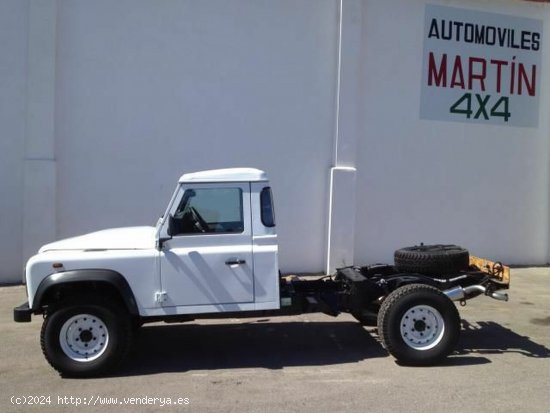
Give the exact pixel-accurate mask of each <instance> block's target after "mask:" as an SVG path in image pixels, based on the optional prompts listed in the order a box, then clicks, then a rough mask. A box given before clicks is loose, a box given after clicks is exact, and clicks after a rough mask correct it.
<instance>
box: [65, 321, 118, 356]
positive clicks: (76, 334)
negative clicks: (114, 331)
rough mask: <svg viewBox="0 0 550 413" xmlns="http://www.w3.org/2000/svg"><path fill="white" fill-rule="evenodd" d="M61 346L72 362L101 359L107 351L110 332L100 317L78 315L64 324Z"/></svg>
mask: <svg viewBox="0 0 550 413" xmlns="http://www.w3.org/2000/svg"><path fill="white" fill-rule="evenodd" d="M59 344H60V345H61V349H62V350H63V352H64V353H65V354H66V355H67V357H69V358H70V359H71V360H74V361H78V362H83V363H85V362H90V361H93V360H95V359H97V358H98V357H101V355H102V354H103V353H104V352H105V350H106V349H107V346H108V344H109V331H108V330H107V326H106V325H105V323H104V322H103V320H101V319H100V318H99V317H96V316H95V315H91V314H77V315H75V316H73V317H71V318H69V319H68V320H67V321H65V323H63V326H62V327H61V331H60V332H59Z"/></svg>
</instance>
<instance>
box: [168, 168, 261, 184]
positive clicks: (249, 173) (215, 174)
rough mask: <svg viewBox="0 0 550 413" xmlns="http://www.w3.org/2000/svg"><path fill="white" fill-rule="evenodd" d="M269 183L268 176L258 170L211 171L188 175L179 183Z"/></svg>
mask: <svg viewBox="0 0 550 413" xmlns="http://www.w3.org/2000/svg"><path fill="white" fill-rule="evenodd" d="M254 181H256V182H257V181H267V174H266V173H265V172H264V171H262V170H260V169H256V168H227V169H209V170H206V171H199V172H192V173H187V174H184V175H182V176H181V178H180V180H179V182H180V183H184V182H254Z"/></svg>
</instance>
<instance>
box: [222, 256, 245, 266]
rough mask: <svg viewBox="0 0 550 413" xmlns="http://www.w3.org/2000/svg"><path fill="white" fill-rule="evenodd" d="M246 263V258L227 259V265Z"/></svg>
mask: <svg viewBox="0 0 550 413" xmlns="http://www.w3.org/2000/svg"><path fill="white" fill-rule="evenodd" d="M241 264H246V261H245V260H241V259H240V258H229V259H227V260H226V261H225V265H241Z"/></svg>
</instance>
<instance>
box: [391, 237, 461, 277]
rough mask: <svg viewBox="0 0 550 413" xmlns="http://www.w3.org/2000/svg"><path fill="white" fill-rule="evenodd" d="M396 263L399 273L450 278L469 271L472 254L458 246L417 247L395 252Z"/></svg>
mask: <svg viewBox="0 0 550 413" xmlns="http://www.w3.org/2000/svg"><path fill="white" fill-rule="evenodd" d="M394 262H395V268H396V269H397V271H399V272H404V273H417V274H423V275H428V276H432V277H441V278H448V277H449V276H452V275H456V274H458V273H460V271H465V270H467V269H468V267H469V265H470V254H469V252H468V250H466V249H465V248H462V247H459V246H458V245H417V246H414V247H406V248H401V249H398V250H397V251H395V253H394Z"/></svg>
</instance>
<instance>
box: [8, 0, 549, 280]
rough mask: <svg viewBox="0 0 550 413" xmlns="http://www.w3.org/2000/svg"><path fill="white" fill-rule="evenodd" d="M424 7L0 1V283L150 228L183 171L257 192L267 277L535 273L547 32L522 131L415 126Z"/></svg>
mask: <svg viewBox="0 0 550 413" xmlns="http://www.w3.org/2000/svg"><path fill="white" fill-rule="evenodd" d="M427 3H428V1H427V0H395V1H392V2H388V1H384V0H343V12H342V13H341V14H340V12H339V7H340V1H339V0H299V1H296V0H286V1H272V0H232V1H223V0H216V1H208V2H204V1H203V2H197V1H192V0H188V1H179V0H172V1H170V0H164V1H162V2H158V1H153V0H138V1H130V0H117V1H107V0H98V1H93V2H91V1H84V0H73V1H64V0H36V1H33V2H32V3H29V2H28V1H18V0H0V45H1V46H2V52H1V53H0V87H1V90H2V94H1V95H0V137H1V139H0V183H1V189H2V194H3V195H2V197H0V261H1V262H2V266H1V267H0V281H16V280H18V279H19V277H20V268H21V267H22V264H23V261H24V260H25V259H26V258H28V255H30V254H31V252H32V251H35V250H36V249H37V248H38V247H39V246H40V244H42V243H43V242H45V241H46V240H49V239H50V238H54V237H57V238H63V237H67V236H72V235H77V234H80V233H83V232H87V231H93V230H96V229H101V228H105V227H111V226H123V225H142V224H153V223H154V222H155V221H156V219H157V217H158V215H159V214H160V213H161V212H162V211H163V210H164V207H165V204H166V202H167V201H168V197H169V196H170V194H171V192H172V190H173V188H174V185H175V183H176V180H177V178H178V177H179V176H180V175H181V174H182V173H184V172H189V171H194V170H200V169H208V168H218V167H231V166H254V167H259V168H262V169H265V170H266V171H268V172H269V174H270V176H271V178H272V183H273V187H274V191H275V195H276V208H277V221H278V232H279V234H280V262H281V267H282V270H283V271H306V272H309V271H311V272H313V271H322V270H324V269H325V268H326V267H328V268H332V267H333V266H335V265H340V264H341V263H342V262H346V263H347V261H348V260H352V259H354V261H355V263H357V264H362V263H372V262H377V261H384V262H391V260H392V254H393V251H394V250H395V249H396V248H398V247H401V246H405V245H408V244H415V243H418V242H425V243H431V242H455V243H459V244H462V245H464V246H466V247H468V248H469V249H470V250H471V251H472V252H474V253H476V254H478V255H482V256H488V257H492V258H495V259H499V260H502V261H504V262H507V263H514V264H521V263H528V264H540V263H545V262H547V261H548V258H549V257H548V251H549V240H548V238H549V230H550V225H549V224H550V223H549V220H548V207H549V203H550V202H549V197H550V191H549V189H548V188H549V184H550V182H549V181H550V171H549V168H548V164H549V151H550V148H549V144H548V138H550V123H549V122H550V117H548V116H545V114H546V113H547V112H548V111H549V109H550V94H549V92H550V84H549V83H550V82H549V76H548V75H547V74H546V73H547V72H548V71H547V70H546V69H548V67H550V66H549V65H550V50H549V47H550V39H549V34H548V33H547V32H548V31H546V34H545V35H544V39H543V47H544V50H543V53H542V67H543V69H542V74H543V78H542V82H541V85H540V86H541V88H540V90H541V95H540V116H539V119H540V121H539V126H538V128H514V127H501V126H487V125H480V124H464V123H451V122H441V121H427V120H421V119H420V114H419V112H420V108H419V105H420V90H421V79H422V77H421V70H422V55H423V24H424V16H425V14H424V7H425V5H426V4H427ZM429 3H430V4H433V3H435V4H437V3H439V4H444V5H450V6H455V7H463V8H472V9H479V10H485V11H493V12H497V13H506V14H512V15H521V16H527V17H529V16H531V17H534V18H538V19H542V20H544V22H545V23H546V22H548V21H550V12H549V10H550V8H549V6H547V5H543V4H536V3H530V2H523V1H512V0H487V1H484V2H477V1H458V0H453V1H451V0H449V1H438V0H430V1H429ZM340 20H341V22H342V27H340V26H339V24H340ZM340 28H341V29H342V30H341V31H340ZM340 35H341V36H342V37H341V39H340V40H341V44H339V36H340ZM338 88H339V89H338ZM337 91H339V93H337ZM337 114H338V115H337ZM337 116H338V122H337ZM333 167H336V168H340V169H338V171H340V170H341V171H344V172H345V174H344V175H345V176H344V175H342V176H339V179H335V180H334V182H344V183H343V184H338V185H340V186H339V187H338V188H332V193H333V194H335V195H334V196H335V199H332V202H329V192H330V189H331V188H330V183H329V176H330V171H331V168H333ZM354 168H355V169H354ZM355 170H356V172H355ZM333 171H336V170H335V169H333ZM344 178H345V179H344ZM342 179H344V180H343V181H341V180H342ZM33 185H35V186H39V187H40V188H42V189H43V190H42V191H38V190H37V188H35V187H33ZM354 191H355V192H354ZM342 194H343V195H342ZM336 198H337V199H336ZM353 199H356V202H353ZM350 200H351V201H350ZM349 202H351V203H352V204H353V205H350V204H349ZM329 205H331V207H332V209H331V213H332V218H333V219H332V221H331V222H332V225H333V226H332V228H331V239H330V242H331V248H332V250H333V251H332V252H333V254H332V256H331V255H330V254H327V252H328V251H327V244H328V243H329V239H328V232H329V231H328V230H329V229H328V222H329V219H328V218H329ZM352 206H353V207H352ZM354 215H355V217H356V218H354V217H353V216H354ZM347 233H349V238H346V234H347ZM350 251H353V252H354V254H350ZM325 266H326V267H325Z"/></svg>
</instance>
